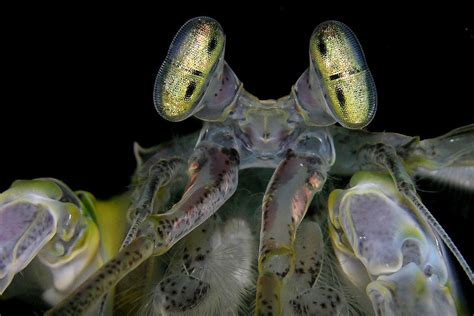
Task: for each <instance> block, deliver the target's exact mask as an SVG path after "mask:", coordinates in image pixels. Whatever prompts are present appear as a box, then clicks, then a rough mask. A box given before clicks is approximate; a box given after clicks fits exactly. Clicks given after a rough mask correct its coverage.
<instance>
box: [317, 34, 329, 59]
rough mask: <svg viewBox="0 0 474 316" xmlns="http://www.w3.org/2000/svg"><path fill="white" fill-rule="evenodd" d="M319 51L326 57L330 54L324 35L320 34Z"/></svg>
mask: <svg viewBox="0 0 474 316" xmlns="http://www.w3.org/2000/svg"><path fill="white" fill-rule="evenodd" d="M318 50H319V52H320V53H321V55H322V56H326V54H327V53H328V50H327V47H326V43H325V42H324V36H323V34H319V36H318Z"/></svg>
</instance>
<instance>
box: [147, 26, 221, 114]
mask: <svg viewBox="0 0 474 316" xmlns="http://www.w3.org/2000/svg"><path fill="white" fill-rule="evenodd" d="M224 44H225V36H224V32H223V30H222V28H221V26H220V24H219V23H218V22H217V21H215V20H214V19H211V18H208V17H199V18H194V19H192V20H190V21H188V22H187V23H186V24H184V25H183V27H181V29H180V30H179V31H178V33H177V34H176V36H175V38H174V40H173V42H172V43H171V46H170V48H169V51H168V55H167V56H166V59H165V61H164V62H163V65H162V66H161V68H160V71H159V72H158V76H157V77H156V81H155V90H154V102H155V107H156V109H157V110H158V113H160V115H161V116H163V117H164V118H165V119H167V120H170V121H181V120H184V119H185V118H187V117H189V116H190V115H192V114H193V113H194V111H195V110H196V106H197V105H198V104H199V102H200V100H201V98H202V95H203V94H204V93H205V91H206V88H207V86H208V84H209V79H210V78H211V77H212V74H213V72H214V70H215V69H216V66H217V64H218V62H219V61H220V59H221V57H222V55H223V51H224Z"/></svg>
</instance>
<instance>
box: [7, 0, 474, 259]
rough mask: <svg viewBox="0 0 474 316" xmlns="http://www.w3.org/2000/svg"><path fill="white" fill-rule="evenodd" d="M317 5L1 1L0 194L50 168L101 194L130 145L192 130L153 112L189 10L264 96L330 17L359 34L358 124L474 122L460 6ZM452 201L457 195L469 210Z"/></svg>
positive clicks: (398, 127) (127, 168)
mask: <svg viewBox="0 0 474 316" xmlns="http://www.w3.org/2000/svg"><path fill="white" fill-rule="evenodd" d="M169 4H170V3H168V5H169ZM325 4H326V3H321V4H319V3H316V2H314V3H312V4H311V5H308V4H303V3H296V2H288V3H278V4H269V5H265V6H264V5H261V6H258V7H257V6H256V3H253V4H251V5H250V4H243V3H238V2H229V3H222V4H221V5H220V6H217V5H214V6H212V7H211V6H209V7H203V6H202V4H196V5H193V6H190V5H187V4H184V3H181V2H179V3H178V2H176V4H175V5H174V6H173V7H169V6H168V5H166V6H165V5H163V4H162V3H159V2H156V3H155V4H154V5H151V6H145V5H139V4H135V5H131V4H117V3H115V4H109V5H106V4H101V5H97V4H96V5H85V4H82V5H79V4H77V5H75V4H72V3H70V4H67V5H64V4H56V5H52V4H51V5H44V4H42V5H41V6H38V5H35V6H32V5H27V4H24V5H23V6H19V7H16V8H8V9H6V10H4V12H3V14H4V15H5V16H6V19H5V20H4V23H6V25H5V26H4V28H3V31H4V32H3V33H4V35H3V36H2V37H3V38H2V45H1V50H2V55H3V57H1V60H2V64H3V65H2V69H3V70H2V71H1V72H2V76H3V80H2V82H3V83H2V93H1V121H0V136H1V147H0V148H1V151H0V159H1V160H0V191H3V190H5V189H7V188H8V186H9V185H10V184H11V182H12V181H13V180H14V179H18V178H22V179H25V178H26V179H29V178H35V177H44V176H49V177H55V178H58V179H61V180H64V182H66V183H67V184H68V185H70V186H71V187H72V188H73V189H84V190H88V191H90V192H92V193H94V194H95V195H96V196H98V197H101V198H105V197H108V196H110V195H112V194H114V193H118V192H121V191H123V190H124V189H125V188H126V186H127V184H128V183H129V179H130V175H131V173H132V172H133V169H134V167H135V162H134V158H133V154H132V144H133V141H138V142H139V143H140V144H142V145H143V146H151V145H154V144H157V143H160V142H162V141H165V140H167V139H169V138H170V137H171V136H172V135H181V134H185V133H188V132H190V131H193V130H197V129H198V128H199V126H200V123H199V121H197V120H194V119H190V120H186V121H184V122H181V123H169V122H166V121H164V120H163V119H161V118H160V117H159V116H158V114H157V113H156V111H155V109H154V106H153V103H152V90H153V82H154V78H155V75H156V73H157V71H158V69H159V67H160V65H161V62H162V61H163V59H164V57H165V56H166V53H167V49H168V46H169V44H170V43H171V40H172V39H173V36H174V34H175V33H176V32H177V30H178V29H179V27H180V26H181V25H182V24H183V23H185V22H186V21H187V20H188V19H189V18H192V17H195V16H199V15H209V16H211V17H214V18H216V19H217V20H218V21H219V22H220V23H221V24H222V26H223V28H224V30H225V32H226V35H227V45H226V60H227V61H228V63H229V65H230V66H231V67H232V68H233V70H234V71H235V73H236V74H237V75H238V76H239V78H240V80H241V81H242V82H243V83H244V86H245V88H246V89H247V90H248V91H249V92H251V93H253V94H255V95H256V96H258V97H260V98H261V99H265V98H278V97H281V96H283V95H285V94H287V93H288V92H289V91H290V88H291V85H292V84H294V82H295V81H296V80H297V79H298V77H299V76H300V74H301V73H302V72H303V71H304V70H305V68H306V67H307V66H308V40H309V37H310V35H311V33H312V31H313V29H314V28H315V27H316V26H317V25H318V24H319V23H320V22H322V21H325V20H328V19H336V20H339V21H342V22H344V23H346V24H347V25H348V26H349V27H350V28H351V29H352V30H353V31H354V32H355V34H356V35H357V36H358V38H359V40H360V42H361V44H362V47H363V48H364V52H365V54H366V58H367V61H368V64H369V67H370V69H371V71H372V73H373V76H374V78H375V82H376V85H377V89H378V96H379V102H378V112H377V115H376V117H375V119H374V121H373V122H372V124H371V125H369V127H368V129H369V130H371V131H395V132H400V133H404V134H410V135H420V136H422V137H424V138H426V137H434V136H437V135H441V134H443V133H446V132H448V131H450V130H451V129H453V128H455V127H459V126H462V125H466V124H469V123H473V122H474V119H473V118H474V115H473V112H472V105H473V100H472V99H473V97H472V96H473V88H474V85H473V83H474V79H473V78H472V75H473V74H474V60H473V57H474V30H473V27H474V25H473V20H474V19H473V16H472V13H469V12H471V10H470V9H468V8H467V5H461V4H457V3H449V4H448V6H447V7H446V6H443V7H441V6H440V7H436V6H434V5H431V6H429V7H422V8H417V9H415V8H414V7H413V6H411V5H410V4H401V3H398V4H396V5H395V4H391V5H384V6H380V5H379V6H377V5H373V6H367V7H366V8H360V7H355V8H349V7H346V6H345V5H344V4H343V3H340V2H337V3H334V5H333V6H327V5H325ZM461 196H462V197H463V199H458V200H457V201H456V202H457V203H458V204H459V203H463V206H464V207H465V206H466V205H465V204H466V203H470V205H472V202H473V199H472V198H469V197H468V198H466V199H465V198H464V195H461ZM430 198H431V197H428V199H430ZM464 199H465V200H464ZM463 201H468V202H463ZM446 203H447V204H446V205H447V206H450V203H451V200H448V201H447V202H446ZM439 208H440V209H438V210H434V212H438V213H436V214H437V216H438V217H440V221H441V222H442V223H443V224H445V225H446V228H447V230H448V232H449V233H450V234H451V235H453V238H454V240H455V241H457V242H458V243H459V244H460V247H461V249H462V250H463V251H464V252H465V253H467V255H468V260H469V262H470V263H471V266H472V265H474V260H472V251H471V248H472V247H470V246H469V244H468V243H467V241H466V242H463V241H465V240H466V239H467V236H469V235H470V234H469V232H470V231H472V226H473V221H472V215H470V216H467V215H466V213H463V214H464V215H462V214H461V215H460V214H458V213H457V212H455V211H453V210H449V209H447V208H444V206H443V207H439ZM470 210H471V211H473V210H474V209H473V208H472V207H470ZM471 213H472V212H471Z"/></svg>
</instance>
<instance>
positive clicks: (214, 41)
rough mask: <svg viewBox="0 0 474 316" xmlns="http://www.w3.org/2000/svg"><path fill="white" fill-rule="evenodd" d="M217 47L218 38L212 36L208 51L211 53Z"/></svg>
mask: <svg viewBox="0 0 474 316" xmlns="http://www.w3.org/2000/svg"><path fill="white" fill-rule="evenodd" d="M216 47H217V39H216V38H215V37H213V38H211V40H210V41H209V44H207V52H208V53H209V54H210V53H212V52H213V51H214V49H216Z"/></svg>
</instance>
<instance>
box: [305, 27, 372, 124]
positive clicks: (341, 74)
mask: <svg viewBox="0 0 474 316" xmlns="http://www.w3.org/2000/svg"><path fill="white" fill-rule="evenodd" d="M310 56H311V62H312V64H313V66H314V70H315V71H316V73H317V75H318V76H319V79H320V80H321V83H322V87H323V90H324V97H325V99H326V102H327V103H328V105H329V107H330V110H331V112H332V114H333V115H334V116H335V118H336V120H337V121H338V122H339V123H340V124H341V125H342V126H344V127H347V128H362V127H364V126H366V125H367V124H369V123H370V121H371V120H372V118H373V117H374V115H375V111H376V107H377V92H376V89H375V84H374V80H373V78H372V75H371V73H370V71H369V69H368V67H367V63H366V61H365V57H364V53H363V51H362V48H361V47H360V44H359V41H358V40H357V38H356V36H355V35H354V33H353V32H352V31H351V30H350V29H349V28H348V27H347V26H346V25H344V24H343V23H340V22H337V21H328V22H324V23H322V24H320V25H319V26H318V27H316V29H315V30H314V32H313V34H312V35H311V40H310Z"/></svg>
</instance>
